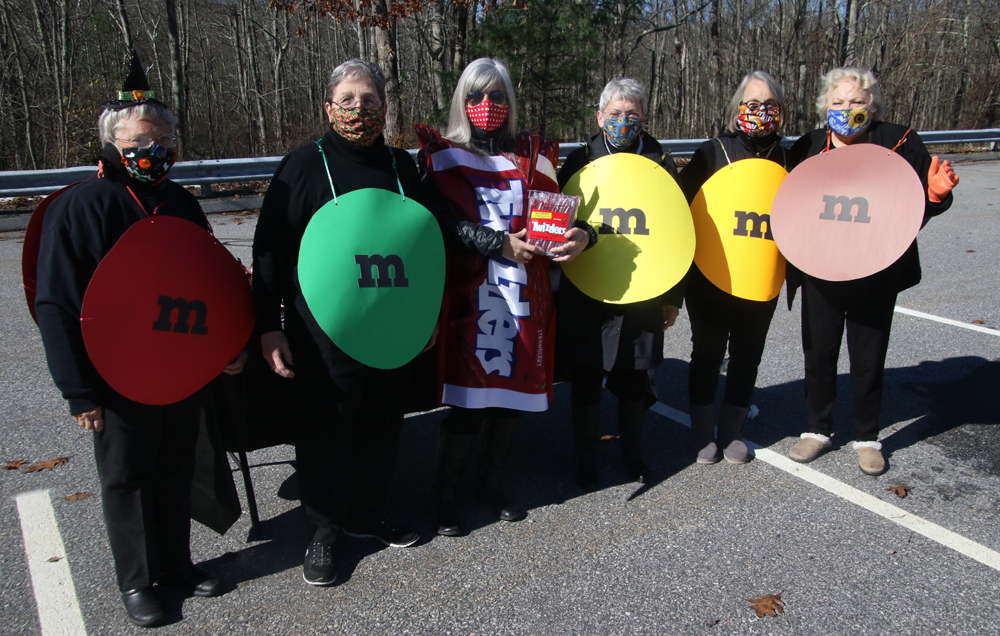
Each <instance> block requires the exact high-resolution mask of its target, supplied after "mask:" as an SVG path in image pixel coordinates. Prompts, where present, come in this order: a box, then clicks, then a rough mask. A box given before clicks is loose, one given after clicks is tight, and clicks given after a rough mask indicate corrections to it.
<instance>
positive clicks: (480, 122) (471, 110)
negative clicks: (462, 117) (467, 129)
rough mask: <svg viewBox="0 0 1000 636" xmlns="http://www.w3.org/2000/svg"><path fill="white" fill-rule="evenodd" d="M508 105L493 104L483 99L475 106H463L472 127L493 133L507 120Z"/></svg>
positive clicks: (505, 103)
mask: <svg viewBox="0 0 1000 636" xmlns="http://www.w3.org/2000/svg"><path fill="white" fill-rule="evenodd" d="M508 110H510V104H508V103H507V102H504V103H503V104H494V103H493V102H491V101H490V100H489V99H484V100H483V101H481V102H479V103H478V104H476V105H475V106H470V105H469V104H466V105H465V112H466V113H467V114H468V115H469V121H471V122H472V125H473V126H475V127H476V128H478V129H480V130H485V131H486V132H493V131H494V130H496V129H497V128H499V127H500V126H501V125H502V124H503V122H504V121H505V120H506V119H507V111H508Z"/></svg>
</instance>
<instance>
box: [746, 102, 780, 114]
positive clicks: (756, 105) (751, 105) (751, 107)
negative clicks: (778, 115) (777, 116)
mask: <svg viewBox="0 0 1000 636" xmlns="http://www.w3.org/2000/svg"><path fill="white" fill-rule="evenodd" d="M740 106H746V107H747V110H748V111H750V112H751V113H756V112H757V111H758V110H760V109H761V108H763V107H764V106H769V107H771V108H776V107H777V106H778V105H777V104H775V103H774V102H763V103H761V102H758V101H749V102H740Z"/></svg>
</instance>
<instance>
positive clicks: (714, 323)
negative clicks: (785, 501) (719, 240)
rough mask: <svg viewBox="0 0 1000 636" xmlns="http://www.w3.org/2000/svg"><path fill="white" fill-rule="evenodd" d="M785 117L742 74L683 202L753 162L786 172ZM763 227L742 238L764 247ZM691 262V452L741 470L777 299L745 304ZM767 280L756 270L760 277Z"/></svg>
mask: <svg viewBox="0 0 1000 636" xmlns="http://www.w3.org/2000/svg"><path fill="white" fill-rule="evenodd" d="M785 118H786V111H785V101H784V95H783V93H782V90H781V86H780V85H779V84H778V81H777V80H776V79H775V78H774V77H772V76H771V75H770V74H769V73H766V72H765V71H754V72H752V73H749V74H748V75H746V77H744V78H743V81H742V82H740V85H739V87H738V88H737V89H736V93H735V94H734V95H733V98H732V100H731V101H730V103H729V106H728V108H727V109H726V118H725V121H726V128H727V132H725V133H723V134H722V135H720V136H719V137H717V138H715V139H709V140H708V141H706V142H705V143H704V144H702V145H701V146H700V147H699V148H698V149H697V150H696V151H695V153H694V156H693V157H692V159H691V162H690V163H689V164H688V165H687V166H686V167H685V168H684V169H683V170H682V171H681V174H680V178H679V179H678V183H679V184H680V186H681V190H683V191H684V195H685V196H686V197H687V200H688V203H692V202H694V200H695V198H696V196H698V193H699V190H701V188H702V186H703V185H704V184H705V183H706V182H707V181H708V180H709V179H710V178H711V177H712V175H714V174H715V173H716V172H718V171H719V170H722V169H724V168H726V167H729V166H732V164H733V163H734V162H738V161H741V160H744V159H754V158H757V159H766V160H769V161H773V162H775V163H777V164H778V165H780V166H782V167H785V166H786V159H785V149H784V148H782V147H781V145H780V143H779V142H780V141H781V129H782V125H783V123H784V119H785ZM776 185H777V184H775V188H776ZM757 212H763V211H757ZM757 216H758V218H760V215H759V214H758V215H757ZM737 220H739V219H737ZM767 224H768V227H767V233H766V234H764V235H763V236H760V237H759V238H754V237H756V236H757V235H759V234H763V233H762V232H760V230H761V229H763V227H764V225H765V224H764V223H760V227H758V226H757V224H754V225H753V226H752V228H753V229H752V230H751V231H750V232H748V234H749V238H748V240H754V241H756V240H765V241H766V240H770V227H769V221H768V222H767ZM744 225H746V224H744ZM696 226H697V224H696ZM737 230H739V227H737ZM698 241H699V248H700V247H701V242H702V241H703V237H702V235H701V234H700V233H699V236H698ZM771 242H772V243H773V241H771ZM779 258H780V257H779ZM697 262H698V259H697V257H696V264H693V265H692V266H691V270H690V272H688V275H687V278H686V279H685V302H686V304H687V309H688V315H689V317H690V319H691V344H692V350H691V366H690V367H689V371H688V399H689V401H690V411H689V412H690V414H691V434H692V447H693V449H694V452H696V453H697V461H698V463H699V464H714V463H716V462H718V461H719V460H720V459H721V458H720V453H719V451H720V449H721V451H722V456H723V457H725V459H726V461H728V462H730V463H734V464H743V463H746V462H748V461H750V458H751V455H750V451H749V449H747V446H746V444H745V443H744V442H743V439H742V437H741V434H740V429H741V428H742V426H743V421H744V420H745V419H746V415H747V411H748V410H749V407H750V396H751V394H752V393H753V388H754V383H755V382H756V381H757V368H758V366H759V365H760V360H761V356H762V354H763V352H764V342H765V339H766V338H767V331H768V328H769V327H770V325H771V317H772V316H773V315H774V309H775V307H776V306H777V304H778V295H777V293H775V294H774V297H773V298H770V299H768V300H749V299H747V298H741V297H739V296H737V295H734V294H731V293H728V292H727V291H723V290H722V289H720V288H719V286H718V285H717V284H715V283H713V281H711V280H709V278H708V277H706V273H705V272H702V271H701V270H700V269H699V267H698V264H697ZM781 263H782V264H783V261H781ZM748 266H752V265H748ZM772 273H773V272H764V271H761V272H760V275H761V276H768V275H770V274H772ZM716 282H717V281H716ZM778 289H779V290H780V282H779V284H778ZM727 346H728V351H729V365H728V369H727V371H726V389H725V396H724V398H723V400H722V404H721V405H720V406H719V407H718V409H717V408H716V406H715V393H716V388H717V386H718V382H719V369H720V367H721V366H722V361H723V359H724V358H725V356H726V350H727ZM717 418H718V419H717ZM716 422H718V427H719V431H718V438H716V435H715V427H716Z"/></svg>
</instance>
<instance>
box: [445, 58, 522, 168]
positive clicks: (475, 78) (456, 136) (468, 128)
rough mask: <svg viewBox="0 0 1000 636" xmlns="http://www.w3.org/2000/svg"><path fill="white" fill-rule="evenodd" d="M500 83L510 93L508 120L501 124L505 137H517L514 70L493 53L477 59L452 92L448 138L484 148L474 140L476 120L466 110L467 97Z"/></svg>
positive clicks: (476, 150)
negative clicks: (512, 77) (473, 131)
mask: <svg viewBox="0 0 1000 636" xmlns="http://www.w3.org/2000/svg"><path fill="white" fill-rule="evenodd" d="M496 84H499V85H500V86H502V87H503V91H504V92H505V93H507V103H508V104H510V109H509V110H508V111H507V120H506V121H505V122H504V123H503V124H502V125H501V127H500V130H501V132H500V135H501V137H509V138H510V141H513V140H514V137H515V136H516V135H517V103H516V102H515V101H514V84H513V83H512V82H511V81H510V72H509V71H508V70H507V67H506V66H504V63H503V62H501V61H500V60H497V59H494V58H491V57H481V58H479V59H478V60H473V61H472V62H470V63H469V65H468V66H466V67H465V70H464V71H462V76H461V77H459V78H458V86H456V87H455V93H454V94H453V95H452V96H451V112H450V113H449V116H448V132H447V133H445V135H444V138H445V139H447V140H448V141H450V142H452V143H454V144H455V145H458V146H461V147H462V148H465V149H466V150H471V151H473V152H482V151H481V150H479V149H478V148H477V147H476V146H475V145H474V144H473V143H472V124H471V122H470V121H469V115H468V114H467V113H466V112H465V98H466V96H468V94H469V93H471V92H472V91H483V90H486V89H487V88H489V87H490V86H494V85H496Z"/></svg>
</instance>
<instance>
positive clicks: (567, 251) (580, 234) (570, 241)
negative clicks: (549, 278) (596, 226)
mask: <svg viewBox="0 0 1000 636" xmlns="http://www.w3.org/2000/svg"><path fill="white" fill-rule="evenodd" d="M588 242H590V237H589V236H588V235H587V232H586V231H585V230H581V229H580V228H578V227H572V228H570V229H569V232H566V243H565V244H564V245H560V246H559V247H553V248H552V249H551V250H550V251H551V252H552V253H553V254H556V255H557V256H555V257H554V258H553V259H552V260H553V261H555V262H557V263H568V262H570V261H571V260H573V259H574V258H576V256H577V254H579V253H580V252H582V251H583V250H584V249H585V248H586V247H587V243H588Z"/></svg>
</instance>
